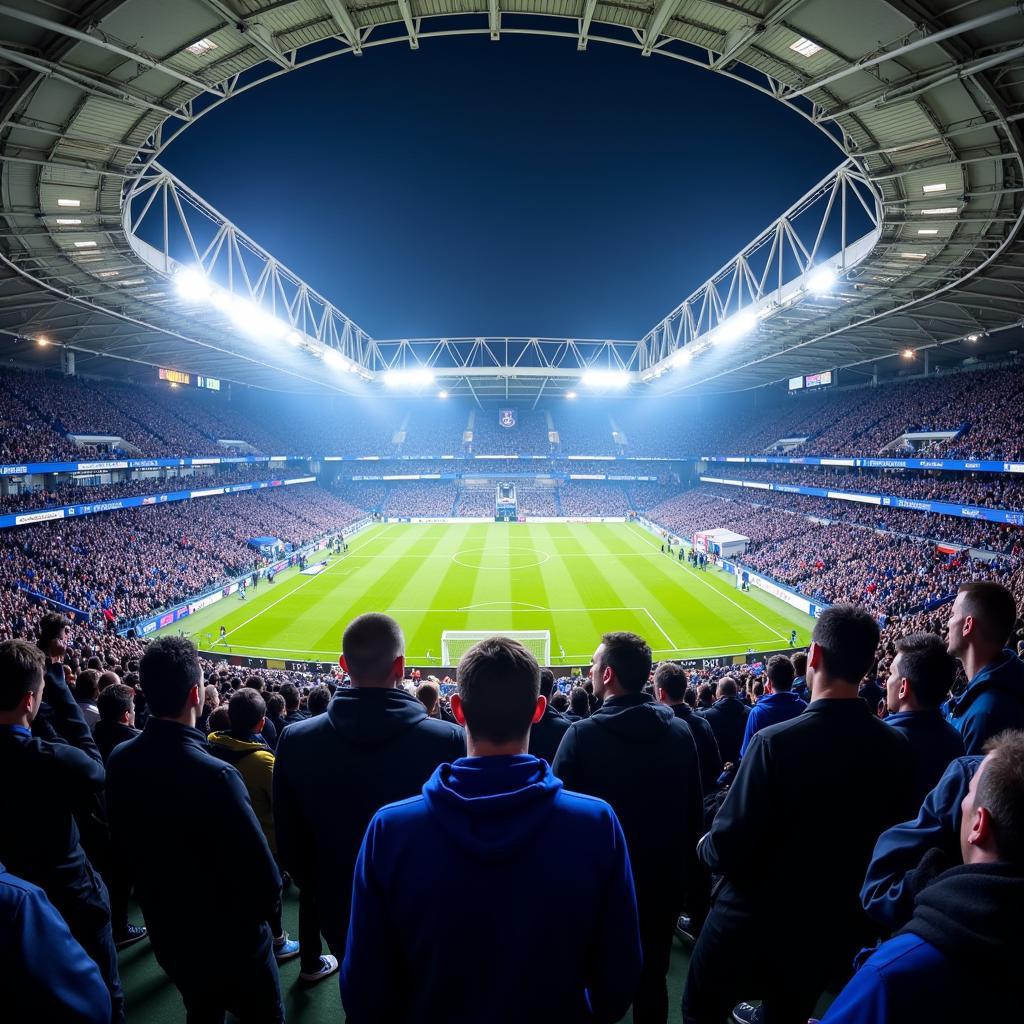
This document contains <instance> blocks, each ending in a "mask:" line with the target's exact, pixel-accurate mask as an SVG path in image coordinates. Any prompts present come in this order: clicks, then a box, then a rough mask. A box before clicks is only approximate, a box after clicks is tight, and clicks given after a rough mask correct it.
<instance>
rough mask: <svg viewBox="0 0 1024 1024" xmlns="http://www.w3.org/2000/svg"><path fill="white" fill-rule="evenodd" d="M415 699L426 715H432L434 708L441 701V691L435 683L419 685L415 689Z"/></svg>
mask: <svg viewBox="0 0 1024 1024" xmlns="http://www.w3.org/2000/svg"><path fill="white" fill-rule="evenodd" d="M416 697H417V699H418V700H419V702H420V703H421V704H422V705H423V707H424V708H426V711H427V714H428V715H429V714H432V713H433V711H434V708H436V707H437V702H438V701H439V700H440V699H441V690H440V688H439V687H438V685H437V683H431V682H426V683H420V685H419V686H417V687H416Z"/></svg>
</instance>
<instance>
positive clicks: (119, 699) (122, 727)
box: [92, 683, 140, 764]
mask: <svg viewBox="0 0 1024 1024" xmlns="http://www.w3.org/2000/svg"><path fill="white" fill-rule="evenodd" d="M96 705H97V708H98V709H99V716H100V719H99V721H98V722H97V723H96V724H95V725H94V726H93V727H92V738H93V739H94V740H95V741H96V746H97V747H98V748H99V752H100V755H101V756H102V758H103V763H104V764H106V763H107V761H108V760H109V759H110V754H111V751H112V750H113V749H114V748H115V747H117V746H118V745H120V744H121V743H124V742H126V741H127V740H130V739H134V738H135V737H136V736H138V735H139V731H140V730H138V729H136V728H135V691H134V690H133V689H132V688H131V687H130V686H125V685H124V684H123V683H114V685H113V686H108V687H107V688H106V689H105V690H104V691H103V692H102V693H101V694H100V695H99V697H98V698H97V701H96Z"/></svg>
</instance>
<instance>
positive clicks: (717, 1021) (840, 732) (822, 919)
mask: <svg viewBox="0 0 1024 1024" xmlns="http://www.w3.org/2000/svg"><path fill="white" fill-rule="evenodd" d="M877 644H878V626H877V625H876V623H875V621H874V620H873V619H872V618H871V616H870V615H868V614H867V612H865V611H864V610H863V609H860V608H854V607H851V606H844V605H839V606H836V607H833V608H830V609H828V610H827V611H825V612H824V613H823V614H822V615H821V616H820V617H819V619H818V621H817V622H816V624H815V627H814V633H813V637H812V642H811V647H810V651H809V654H808V668H807V674H808V679H809V680H810V683H811V690H812V692H813V694H814V700H813V702H812V703H811V704H810V705H808V707H807V709H806V711H804V712H803V713H802V714H800V715H799V716H798V717H796V718H793V719H791V720H790V721H788V722H782V723H780V724H778V725H773V726H770V727H769V728H767V729H763V730H761V731H760V732H759V733H758V734H757V735H756V736H755V737H754V739H753V741H752V742H751V744H750V747H749V748H748V750H747V753H746V756H745V757H744V758H743V760H742V761H741V762H740V766H739V770H738V772H737V775H736V781H735V783H734V784H733V786H732V788H731V789H730V791H729V794H728V796H727V797H726V798H725V801H724V803H723V804H722V807H721V809H720V810H719V812H718V816H717V817H716V818H715V822H714V824H713V825H712V827H711V831H710V832H709V833H708V835H706V836H705V837H704V838H703V839H702V840H701V843H700V847H699V850H698V855H699V857H700V859H701V861H702V862H703V863H704V864H705V866H706V867H707V868H709V869H710V870H711V871H712V873H714V874H717V875H721V876H722V880H721V883H720V886H719V888H718V890H717V892H716V895H715V901H714V904H713V906H712V908H711V913H710V914H709V915H708V919H707V921H706V922H705V925H704V927H703V929H702V930H701V933H700V936H699V938H698V939H697V944H696V947H695V948H694V951H693V956H692V958H691V960H690V969H689V975H688V977H687V982H686V990H685V992H684V995H683V1020H684V1022H687V1024H694V1022H700V1024H721V1021H722V1020H723V1018H724V1017H725V1016H726V1015H727V1013H728V1011H729V1008H730V1007H732V1006H733V1005H734V1004H735V1003H736V1001H737V999H738V998H739V997H741V996H747V997H749V996H751V995H757V996H760V997H761V999H762V1000H763V1002H762V1006H761V1010H760V1012H761V1013H763V1015H764V1019H765V1020H769V1021H770V1020H779V1021H803V1020H807V1018H808V1017H809V1016H810V1014H811V1012H812V1011H813V1009H814V1006H815V1003H816V1002H817V1001H818V997H819V995H820V994H821V992H822V990H823V989H824V988H825V986H826V984H828V982H829V981H831V979H832V978H833V976H834V975H835V973H836V972H837V971H842V970H843V969H844V968H845V967H846V965H848V964H849V963H850V961H851V959H852V957H853V954H854V953H855V952H856V951H857V949H858V948H859V946H860V945H861V944H862V940H863V938H865V937H866V931H865V920H864V919H863V916H862V914H861V912H860V907H859V904H858V902H857V892H858V890H859V888H860V885H861V882H862V880H863V878H864V871H865V868H866V867H867V864H868V857H869V855H870V851H871V842H872V839H871V837H872V836H877V835H878V833H879V832H880V831H881V830H882V829H884V828H886V827H887V826H888V825H890V824H892V823H894V822H896V821H899V820H900V819H901V818H902V817H903V816H905V814H906V813H907V810H908V808H909V807H910V806H911V800H910V789H911V786H912V776H913V768H912V764H911V757H910V749H909V747H908V745H907V742H906V740H904V739H903V737H902V736H899V735H897V734H896V733H895V732H894V731H893V730H891V729H889V728H887V727H886V726H885V725H884V724H883V723H882V722H880V721H878V719H877V718H876V717H875V716H873V715H872V714H871V713H870V712H869V710H868V708H867V707H866V705H865V704H864V702H863V701H861V700H860V699H858V697H857V684H858V683H859V682H860V680H861V678H862V677H863V675H864V673H865V672H866V671H867V670H868V668H870V666H871V664H872V662H873V660H874V657H875V649H876V647H877ZM810 766H813V769H812V770H809V768H810ZM867 777H878V778H881V779H884V780H886V782H885V785H884V786H879V787H875V786H865V785H864V782H863V780H864V779H865V778H867ZM780 822H785V823H786V827H785V828H779V827H778V826H779V823H780ZM810 848H813V851H814V855H813V856H808V850H809V849H810ZM797 863H799V864H801V866H802V869H801V878H800V882H799V884H798V885H789V884H786V882H785V879H784V878H780V871H788V869H789V866H790V865H792V864H797ZM775 865H778V866H779V868H778V869H775V868H774V867H773V866H775ZM782 866H785V867H784V868H783V867H782ZM769 946H772V947H774V948H780V949H791V950H800V956H799V957H788V958H777V957H752V956H749V955H748V953H749V951H750V950H752V949H763V948H768V947H769ZM734 1015H735V1017H736V1019H737V1020H740V1021H744V1022H746V1021H749V1020H752V1019H757V1018H758V1016H759V1015H760V1014H759V1012H758V1011H756V1010H755V1009H754V1008H753V1007H751V1006H750V1005H749V1004H740V1005H739V1006H737V1007H736V1009H735V1010H734Z"/></svg>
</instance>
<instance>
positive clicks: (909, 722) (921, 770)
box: [885, 633, 965, 804]
mask: <svg viewBox="0 0 1024 1024" xmlns="http://www.w3.org/2000/svg"><path fill="white" fill-rule="evenodd" d="M955 678H956V661H955V660H954V658H953V656H952V655H951V654H949V653H948V652H947V651H946V645H945V644H944V643H943V642H942V638H941V637H938V636H936V635H935V634H934V633H915V634H913V635H912V636H906V637H901V638H900V639H899V640H897V641H896V657H894V658H893V659H892V664H891V665H890V666H889V678H888V679H887V680H886V684H885V690H886V708H887V710H888V712H889V715H888V717H887V718H886V719H885V721H886V724H887V725H890V726H892V727H893V728H894V729H897V730H898V731H899V732H901V733H902V734H903V735H904V736H905V737H906V738H907V742H908V743H909V744H910V750H911V752H912V753H913V755H914V772H915V775H914V778H915V780H916V784H915V786H914V802H915V803H918V804H919V803H920V802H921V801H922V800H924V798H925V797H926V796H927V795H928V794H929V793H930V792H931V791H932V789H934V788H935V785H936V784H937V783H938V781H939V779H940V778H942V774H943V772H945V770H946V768H947V767H948V766H949V763H950V761H952V760H954V759H955V758H957V757H963V756H964V753H965V751H964V741H963V739H962V738H961V736H960V733H958V732H957V731H956V729H954V728H953V726H951V725H950V724H949V722H947V721H946V720H945V719H944V718H943V717H942V711H941V710H940V709H941V705H942V703H943V701H945V699H946V698H947V697H948V696H949V691H950V689H951V688H952V686H953V680H954V679H955Z"/></svg>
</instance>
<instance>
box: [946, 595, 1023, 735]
mask: <svg viewBox="0 0 1024 1024" xmlns="http://www.w3.org/2000/svg"><path fill="white" fill-rule="evenodd" d="M1016 619H1017V604H1016V602H1015V601H1014V599H1013V595H1012V594H1011V593H1010V592H1009V591H1008V590H1007V589H1006V588H1005V587H1003V586H1000V585H999V584H998V583H990V582H987V581H980V582H974V583H965V584H963V585H962V586H961V587H960V590H959V591H958V593H957V595H956V600H955V601H954V602H953V610H952V613H951V614H950V617H949V653H950V654H952V655H954V657H956V658H959V660H960V662H961V663H962V664H963V667H964V673H965V674H966V676H967V679H968V683H967V689H966V690H964V692H963V693H961V694H960V696H959V697H956V698H954V699H953V700H951V701H950V702H949V704H948V705H947V718H948V719H949V721H950V722H951V723H952V725H953V726H954V727H955V728H956V729H957V730H958V732H959V733H960V735H961V736H962V737H963V740H964V747H965V748H966V749H967V753H968V754H980V753H981V752H982V749H983V748H984V745H985V741H986V740H988V739H990V738H991V737H992V736H994V735H996V734H997V733H999V732H1002V731H1003V730H1004V729H1022V728H1024V663H1022V662H1021V660H1020V658H1018V657H1017V655H1016V654H1015V653H1014V652H1013V651H1012V650H1009V649H1008V648H1007V647H1006V645H1007V643H1008V642H1009V639H1010V634H1011V633H1012V631H1013V626H1014V623H1015V622H1016Z"/></svg>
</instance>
